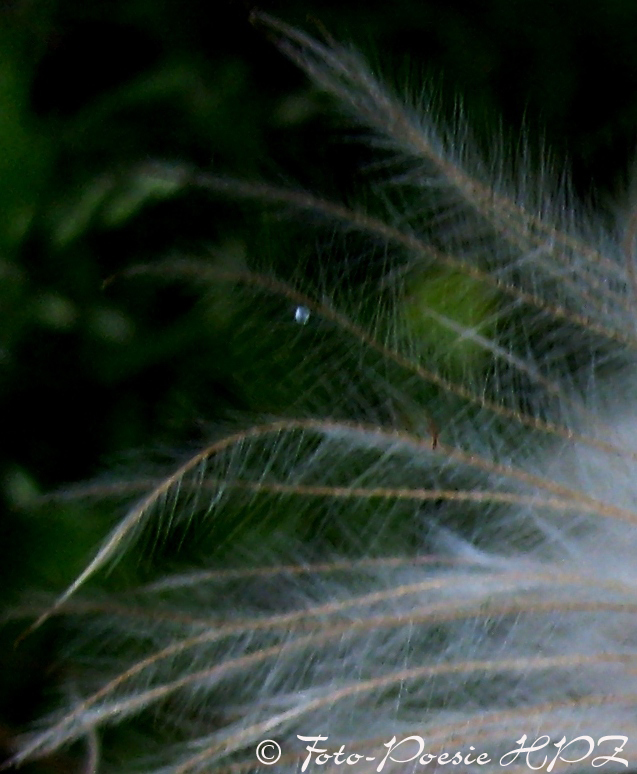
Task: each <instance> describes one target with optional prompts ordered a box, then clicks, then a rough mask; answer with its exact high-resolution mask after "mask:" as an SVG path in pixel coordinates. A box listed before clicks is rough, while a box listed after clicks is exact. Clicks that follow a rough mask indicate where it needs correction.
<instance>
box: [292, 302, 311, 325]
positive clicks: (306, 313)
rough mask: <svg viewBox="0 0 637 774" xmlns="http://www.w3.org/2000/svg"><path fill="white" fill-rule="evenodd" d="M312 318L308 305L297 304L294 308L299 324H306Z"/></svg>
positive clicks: (296, 320)
mask: <svg viewBox="0 0 637 774" xmlns="http://www.w3.org/2000/svg"><path fill="white" fill-rule="evenodd" d="M309 319H310V310H309V309H308V308H307V306H297V307H296V309H295V310H294V320H295V322H297V323H298V324H299V325H305V324H306V323H307V321H308V320H309Z"/></svg>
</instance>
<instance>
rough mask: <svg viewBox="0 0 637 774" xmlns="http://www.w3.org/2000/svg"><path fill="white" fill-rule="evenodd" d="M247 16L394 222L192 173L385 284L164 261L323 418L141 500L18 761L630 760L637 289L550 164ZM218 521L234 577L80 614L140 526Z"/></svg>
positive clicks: (399, 763) (95, 606) (160, 530)
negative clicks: (60, 681)
mask: <svg viewBox="0 0 637 774" xmlns="http://www.w3.org/2000/svg"><path fill="white" fill-rule="evenodd" d="M257 21H258V22H259V23H261V24H263V25H264V26H265V27H266V28H267V30H268V32H269V33H270V34H271V35H272V36H274V38H275V39H276V41H277V43H278V45H279V46H280V48H281V50H282V51H283V52H284V53H285V54H287V55H288V56H289V57H290V58H291V59H292V60H294V61H295V62H297V63H298V65H299V66H300V67H301V68H302V69H303V70H304V71H305V72H306V73H307V74H308V76H309V77H310V78H311V79H312V80H313V81H314V83H315V84H316V85H317V86H319V87H320V88H322V89H324V90H325V91H326V92H328V93H329V94H331V95H333V96H334V97H335V98H336V99H337V100H338V101H339V104H340V107H341V108H342V109H343V110H344V111H345V113H346V114H347V115H348V116H349V117H350V119H351V120H352V121H354V122H355V123H356V125H357V126H358V127H361V128H362V129H363V130H364V131H365V137H366V141H368V142H369V143H370V144H371V146H373V147H374V148H376V149H377V152H378V154H379V157H380V158H382V161H383V169H384V170H385V181H384V185H383V186H382V187H380V188H378V189H374V192H376V193H378V201H377V202H376V203H375V206H373V207H366V208H363V207H360V208H357V207H356V206H355V205H352V204H351V203H349V202H348V203H347V204H346V203H344V202H342V201H333V200H328V199H326V198H323V197H322V196H321V195H320V194H318V193H312V192H308V191H307V190H300V189H299V190H297V189H294V188H279V187H276V186H274V185H267V184H263V183H258V184H257V183H251V182H245V181H239V180H232V179H227V178H216V177H214V176H212V175H205V174H199V173H198V174H193V175H190V176H189V173H184V174H185V175H186V178H187V182H188V184H192V185H197V186H202V187H204V188H207V189H209V190H211V191H214V192H215V193H216V194H217V195H220V196H224V197H226V198H232V199H238V200H242V199H253V200H257V201H260V202H262V203H263V206H265V207H269V208H271V207H284V208H285V209H286V211H290V210H291V211H292V212H293V213H294V214H295V215H296V216H298V218H299V220H300V221H303V219H306V220H307V221H309V224H308V225H307V226H306V227H307V228H308V229H314V228H316V229H318V230H321V229H324V228H327V229H331V230H332V232H339V233H343V234H345V235H346V236H347V235H352V234H354V235H355V236H356V242H357V244H358V243H360V242H361V241H366V242H367V243H368V244H369V253H368V254H367V255H366V258H365V260H366V261H367V263H368V265H369V277H368V278H365V279H363V280H362V288H360V287H357V286H355V285H354V283H353V282H350V283H349V285H348V283H347V282H343V283H341V284H340V285H339V286H338V287H334V288H331V289H330V288H326V287H324V286H323V285H320V284H319V283H318V282H317V281H314V280H310V279H308V280H307V281H304V280H300V279H299V278H298V277H299V276H300V274H301V273H300V272H299V273H297V274H295V279H294V280H290V279H287V278H285V277H277V276H274V274H272V273H267V272H263V271H262V270H259V271H257V270H254V271H249V270H246V271H242V272H237V273H236V274H232V272H228V271H225V272H221V271H219V272H216V271H215V270H214V268H211V266H210V265H209V264H204V263H203V262H202V263H201V264H199V263H198V262H197V261H194V260H191V261H180V262H174V263H172V264H171V265H170V266H167V267H164V270H165V271H166V272H168V273H170V272H173V274H174V276H175V278H176V279H179V278H180V277H181V278H186V277H189V276H195V277H197V278H198V279H199V280H202V281H203V280H209V281H210V282H211V283H217V284H218V283H228V284H229V286H230V287H231V290H232V293H234V294H236V297H240V298H244V299H245V298H250V299H252V303H253V308H259V309H260V310H265V311H266V312H268V313H270V312H271V314H272V319H274V320H276V321H278V322H277V326H278V327H277V326H273V329H272V331H269V330H266V329H263V330H259V331H258V332H256V331H255V348H256V349H255V351H256V350H258V349H259V348H260V347H261V345H262V340H264V339H265V338H268V337H270V338H271V340H272V341H273V344H272V350H268V353H269V356H271V357H272V358H273V359H275V358H274V355H272V352H274V351H275V350H277V347H279V346H280V351H281V352H282V353H285V352H288V350H289V348H290V346H292V344H291V341H292V340H293V343H294V346H298V347H299V351H302V352H303V359H302V369H301V370H302V376H304V375H306V374H307V377H306V381H305V382H304V385H305V389H306V399H307V400H306V403H305V404H304V406H303V409H302V410H301V409H299V410H298V412H297V411H296V407H295V406H291V407H290V409H289V411H288V412H287V413H285V415H284V416H281V417H278V418H276V417H275V418H272V417H267V418H262V419H260V420H258V421H253V420H252V421H246V422H245V423H243V424H237V425H236V427H234V428H232V429H228V428H227V427H225V428H224V429H223V431H222V432H219V433H218V434H216V435H215V436H214V437H213V438H212V440H211V441H210V443H209V444H208V445H207V446H205V447H204V448H202V449H200V450H199V451H198V452H197V453H196V454H193V455H191V456H190V457H189V458H187V459H185V460H184V461H183V462H182V463H181V464H180V465H176V466H175V467H174V468H173V469H172V470H170V471H168V472H167V473H166V475H165V476H164V477H162V478H157V480H156V481H151V482H149V481H148V480H145V481H144V482H140V484H139V486H138V487H137V488H136V486H135V485H131V484H130V482H129V483H127V485H126V486H122V488H121V496H122V498H124V497H128V498H131V496H132V504H130V505H129V508H128V510H127V512H126V514H125V515H124V517H123V518H122V520H121V521H120V523H119V524H118V526H117V527H116V528H115V529H114V530H113V532H112V533H111V535H110V536H108V537H107V539H106V541H105V542H104V544H103V546H102V547H101V548H100V549H99V551H98V553H97V554H96V556H95V557H94V558H93V559H92V561H91V562H90V563H89V564H88V565H87V568H86V570H85V571H84V573H82V575H81V576H80V577H79V578H78V579H77V581H76V582H75V583H74V584H73V586H72V587H71V588H69V589H68V591H67V592H66V593H65V594H64V595H63V596H62V597H61V598H60V599H59V600H58V602H57V603H56V605H55V606H54V607H53V608H52V609H51V610H49V611H48V613H47V614H46V615H45V616H43V618H45V617H47V616H49V615H52V614H54V613H55V614H64V615H66V616H67V617H68V619H69V621H70V622H71V623H74V624H75V625H76V626H78V627H79V628H80V629H81V630H82V637H81V646H80V645H78V648H79V649H81V648H84V647H85V648H88V649H89V651H90V648H91V647H94V648H96V649H97V650H98V651H99V655H98V656H95V657H94V659H93V661H92V662H90V668H89V669H87V670H86V672H87V673H88V674H87V675H86V677H85V678H82V677H81V675H82V671H81V670H79V669H76V670H74V671H73V675H74V676H73V690H72V691H70V690H69V692H68V693H67V695H68V696H71V697H72V700H71V701H70V702H69V703H68V704H67V705H66V706H65V707H63V708H62V709H61V710H60V712H59V714H57V715H55V716H54V717H51V718H48V719H47V720H46V721H45V722H44V723H43V725H42V726H41V727H40V728H39V729H38V730H37V731H36V732H34V734H33V736H32V737H30V738H28V739H27V740H25V742H24V746H23V748H22V750H21V752H20V753H19V754H18V756H17V759H16V760H17V761H24V760H29V759H32V758H36V757H38V756H42V755H44V754H46V753H49V752H51V751H52V750H55V749H57V748H58V747H61V746H64V745H67V744H69V743H71V742H74V741H78V740H82V739H85V738H88V737H90V735H92V734H95V733H97V734H101V733H102V732H103V731H104V729H106V728H108V727H111V726H113V725H115V724H120V723H123V722H126V723H131V724H134V723H135V722H137V721H138V720H140V718H141V719H142V720H143V719H144V718H146V720H147V719H148V718H149V717H151V718H153V719H154V720H153V722H154V723H155V724H156V725H155V730H156V729H157V727H158V726H161V728H163V729H168V731H167V732H166V733H165V734H163V737H162V740H161V743H160V744H157V743H156V742H153V743H152V745H151V744H149V745H148V747H147V749H146V752H145V754H143V755H142V756H141V757H140V759H139V760H135V761H132V762H131V763H130V768H129V769H128V770H130V771H133V770H143V771H152V772H155V774H169V773H170V774H195V773H199V774H204V772H205V773H206V774H211V773H214V772H219V774H221V772H224V774H225V773H228V774H229V772H235V771H236V772H239V771H242V772H243V771H246V772H248V771H249V772H257V771H261V772H265V771H274V770H276V771H285V772H293V771H300V770H303V768H302V767H303V765H304V763H305V762H306V761H307V760H309V763H308V764H307V768H306V769H305V770H310V771H311V770H316V768H317V767H319V762H318V761H317V758H318V756H319V755H323V756H327V757H324V758H322V759H321V761H322V765H323V766H324V767H325V768H324V769H321V770H344V769H349V767H350V766H351V767H352V769H353V770H355V771H357V772H372V771H379V770H381V768H379V767H380V766H381V763H382V770H384V771H388V772H410V771H419V770H421V769H423V767H425V766H428V767H429V769H430V770H431V769H434V770H436V771H439V770H440V769H441V768H442V767H444V766H445V765H448V766H449V767H450V768H452V769H455V770H456V771H467V770H482V771H500V770H501V769H502V768H503V765H504V762H506V763H508V764H510V770H513V769H515V770H519V769H520V767H521V768H522V769H523V770H527V768H528V767H532V768H536V769H538V770H546V771H562V770H563V769H564V768H567V767H570V768H571V770H577V771H588V770H590V771H593V770H597V769H598V768H600V767H602V765H603V769H602V770H604V771H611V770H620V771H623V770H625V769H626V768H630V767H632V768H634V767H635V766H636V765H637V744H636V741H635V740H636V739H637V714H636V706H637V671H636V667H637V571H636V569H635V555H636V547H637V524H636V521H637V501H636V500H637V497H636V493H637V488H636V487H637V483H636V475H635V474H636V471H637V441H636V440H635V439H636V438H637V420H636V419H635V414H634V411H633V410H631V406H634V404H635V388H634V384H635V380H634V379H635V368H634V355H633V353H634V351H635V348H636V347H637V334H636V333H635V330H636V326H635V319H636V318H635V309H636V308H637V296H636V290H635V287H634V285H635V283H634V282H633V281H632V280H631V277H632V276H634V270H633V268H632V262H633V260H634V256H633V254H632V252H631V249H628V248H627V247H626V240H625V238H624V235H623V234H622V232H621V229H620V228H618V229H617V231H616V232H613V233H611V232H608V231H607V230H604V228H602V226H601V225H598V224H596V223H595V221H594V220H592V218H591V217H588V216H586V217H584V216H583V215H580V214H579V213H578V209H577V206H576V205H575V204H574V203H573V202H572V201H570V200H569V197H568V195H567V193H566V192H564V191H562V190H560V189H559V188H558V187H557V186H556V187H555V188H554V189H553V190H551V189H547V188H546V182H545V181H546V179H547V178H548V177H549V174H548V172H549V171H548V170H547V171H544V172H545V173H543V174H542V175H541V176H537V177H538V179H540V177H541V179H542V180H543V181H544V182H543V184H542V186H537V187H536V186H534V184H533V182H532V180H533V179H534V175H533V174H532V172H531V171H529V172H528V173H523V174H520V176H519V178H518V179H517V180H509V179H507V178H506V176H505V175H504V174H503V173H502V172H501V170H502V169H503V168H504V165H503V163H502V160H499V159H497V158H496V159H487V160H485V159H482V158H481V157H480V156H479V154H477V153H476V152H475V151H473V150H472V149H471V148H470V147H468V144H467V142H466V139H465V138H466V133H465V132H463V130H462V129H461V128H456V129H455V130H450V129H442V128H441V127H439V126H438V124H437V121H436V118H435V116H434V115H432V110H431V106H430V105H429V104H428V103H427V101H426V99H424V98H423V99H421V100H419V101H418V103H417V104H416V103H413V104H412V102H411V101H409V100H406V99H403V98H400V97H399V96H397V95H396V94H394V93H393V91H392V90H391V89H389V88H387V87H386V86H385V85H384V84H383V82H382V81H380V80H378V79H377V78H376V76H375V75H374V74H372V72H371V70H370V69H369V68H368V66H367V64H366V63H365V61H364V60H363V59H362V58H361V57H360V56H359V54H358V53H356V52H355V51H353V50H351V49H350V48H347V47H341V46H340V45H337V44H335V43H332V42H327V43H323V42H319V41H317V40H315V39H313V38H311V37H309V36H307V35H306V34H305V33H304V32H301V31H299V30H296V29H293V28H290V27H287V26H286V25H285V24H283V23H281V22H278V21H276V20H273V19H271V18H268V17H264V16H258V17H257ZM370 196H371V195H370ZM405 202H407V203H408V207H405V208H404V210H405V211H403V210H401V204H402V205H404V204H405ZM308 214H309V215H311V216H312V218H308V217H307V216H308ZM160 270H161V269H160ZM153 271H158V269H157V267H154V268H152V269H151V268H150V267H136V268H133V269H131V272H132V273H135V272H138V273H149V274H150V273H152V272H153ZM318 274H320V272H315V274H314V276H317V275H318ZM428 283H429V284H428ZM330 290H331V294H330V295H328V292H329V291H330ZM443 294H444V297H443ZM328 299H329V300H328ZM280 309H283V310H287V311H284V312H281V313H280V314H279V312H280ZM290 310H293V313H292V318H293V319H290ZM310 319H311V321H312V324H311V325H306V323H308V321H309V320H310ZM295 323H296V325H295ZM275 328H276V330H275ZM280 328H284V330H283V332H282V333H281V330H280ZM257 333H258V335H256V334H257ZM270 334H271V336H270ZM277 336H281V338H280V339H279V340H278V339H277V338H276V337H277ZM257 338H258V341H257ZM277 341H280V345H279V344H277ZM283 356H284V355H283V354H282V355H281V357H283ZM295 357H296V356H295ZM294 362H298V360H296V359H295V361H294ZM310 409H311V410H310ZM113 489H114V490H116V489H117V488H116V487H113ZM111 494H112V492H111ZM251 518H252V519H253V520H254V521H253V524H258V525H259V527H258V528H257V527H256V526H252V527H250V528H247V527H246V528H245V529H244V527H243V525H244V524H245V523H246V521H250V519H251ZM219 524H224V525H226V526H227V525H231V526H232V529H229V532H230V533H231V535H235V536H238V537H235V540H236V541H241V545H240V546H239V547H237V545H236V543H235V545H234V550H233V551H232V552H227V554H226V558H225V560H224V561H223V562H218V563H217V562H216V561H211V566H210V567H207V568H201V567H198V568H193V570H192V571H191V572H187V573H181V574H178V575H168V576H166V577H165V578H164V579H163V580H160V581H157V582H156V583H155V584H154V585H152V586H147V587H145V588H142V589H137V590H134V591H131V592H130V593H129V594H127V595H123V596H122V597H121V598H118V599H115V600H111V601H109V602H108V603H106V602H105V601H104V600H102V599H99V600H91V599H90V598H88V597H86V598H85V596H84V592H83V588H82V587H83V585H84V582H85V581H86V580H87V579H88V578H90V577H91V576H93V575H94V574H95V573H96V572H97V571H98V570H101V569H102V568H103V567H104V566H106V565H107V564H108V563H109V562H111V561H112V560H114V559H116V558H117V557H118V556H119V555H120V554H121V553H122V552H125V551H128V550H133V549H134V547H135V546H136V545H137V544H138V541H139V539H140V538H141V537H143V536H148V535H150V536H151V537H152V540H154V541H157V540H168V539H169V538H170V536H171V535H174V534H176V535H178V536H181V535H183V534H185V533H186V532H187V530H188V529H190V528H191V527H192V526H193V525H198V526H201V525H210V526H209V528H210V529H211V530H214V529H215V528H216V526H217V525H219ZM177 539H178V538H175V540H177ZM228 554H231V555H232V556H236V557H237V564H236V565H231V564H229V562H228V559H227V556H228ZM91 638H93V639H91ZM100 642H107V643H108V648H107V651H108V652H105V651H104V650H101V651H100V650H99V643H100ZM91 643H93V645H91ZM84 662H85V665H86V659H85V660H84ZM78 675H79V677H78ZM150 725H152V724H150ZM148 726H149V724H148V723H146V726H145V729H146V733H150V732H149V731H148ZM140 733H141V732H140ZM151 737H152V734H151ZM299 737H305V738H312V739H314V740H315V741H314V742H308V741H302V740H300V739H299ZM320 737H325V738H324V739H319V738H320ZM408 737H412V738H411V739H410V740H408V741H404V742H403V741H402V740H407V738H408ZM107 738H108V737H107ZM264 740H272V741H274V742H276V744H278V745H279V746H280V754H281V757H280V759H277V762H276V764H275V765H273V766H270V765H269V764H270V763H271V762H272V759H268V760H265V759H263V760H262V762H259V757H258V755H257V750H260V751H262V752H263V755H264V756H265V755H266V753H267V754H268V755H275V756H276V754H277V753H276V750H277V748H276V746H274V747H273V746H270V747H268V748H267V750H266V748H265V747H260V744H261V743H262V742H263V741H264ZM419 740H422V746H421V744H420V741H419ZM520 740H523V741H520ZM538 740H539V741H538ZM591 740H592V741H591ZM311 745H314V748H313V750H309V746H311ZM319 748H320V749H322V750H324V751H323V752H322V753H321V752H319V751H318V749H319ZM341 748H342V749H341ZM339 750H340V751H341V752H339ZM273 751H274V752H273ZM458 751H460V752H458ZM516 751H517V752H516ZM107 753H108V751H107V750H106V751H105V754H104V760H105V766H107V763H108V754H107ZM445 755H446V756H447V758H445V757H444V756H445ZM471 755H473V756H474V757H475V759H477V758H478V756H480V755H482V756H483V758H482V761H481V763H480V764H478V763H476V762H475V761H473V760H472V759H471V757H470V756H471ZM347 756H353V757H352V758H351V762H350V763H348V762H347V760H346V758H347ZM467 756H469V760H467ZM337 758H338V760H337ZM545 758H546V760H545ZM344 760H345V763H343V761H344ZM348 760H349V759H348ZM339 761H340V762H339ZM502 761H503V762H502ZM573 761H577V762H573ZM330 766H331V767H334V768H333V769H330ZM339 766H340V767H341V768H340V769H339V768H338V767H339ZM135 767H137V768H135ZM573 767H575V769H573ZM105 770H106V769H105ZM120 770H121V769H120Z"/></svg>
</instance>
